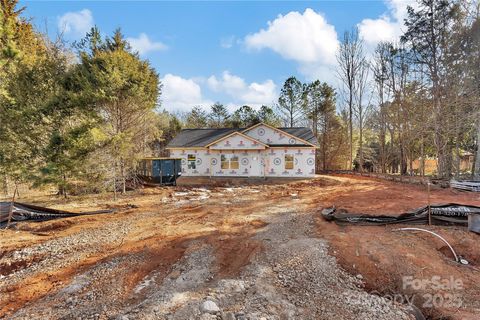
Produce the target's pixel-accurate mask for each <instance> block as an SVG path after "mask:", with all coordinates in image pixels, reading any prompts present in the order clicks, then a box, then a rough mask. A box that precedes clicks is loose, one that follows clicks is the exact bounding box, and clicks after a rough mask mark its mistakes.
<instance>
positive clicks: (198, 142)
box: [167, 127, 318, 148]
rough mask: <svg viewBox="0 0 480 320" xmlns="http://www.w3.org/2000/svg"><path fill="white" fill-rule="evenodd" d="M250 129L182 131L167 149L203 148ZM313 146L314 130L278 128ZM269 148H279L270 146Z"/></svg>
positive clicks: (314, 139)
mask: <svg viewBox="0 0 480 320" xmlns="http://www.w3.org/2000/svg"><path fill="white" fill-rule="evenodd" d="M247 129H249V128H208V129H182V131H180V132H179V133H178V134H177V135H176V136H175V137H174V138H173V139H172V140H171V141H170V142H169V143H168V145H167V148H202V147H206V146H208V145H210V144H212V143H213V142H215V141H217V140H220V139H222V138H224V137H226V136H228V135H230V134H232V133H234V132H240V133H241V132H243V131H245V130H247ZM277 129H279V130H281V131H284V132H286V133H288V134H290V135H292V136H295V137H297V138H299V139H302V140H305V141H307V142H309V143H311V144H313V145H315V146H316V145H318V142H317V139H316V138H315V136H314V134H313V132H312V130H311V129H310V128H306V127H297V128H277ZM268 146H272V147H275V146H279V145H275V144H269V145H268ZM289 146H290V147H299V146H305V147H311V145H301V144H295V145H289Z"/></svg>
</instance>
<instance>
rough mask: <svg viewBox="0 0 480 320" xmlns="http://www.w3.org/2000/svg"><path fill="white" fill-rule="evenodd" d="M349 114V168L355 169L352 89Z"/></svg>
mask: <svg viewBox="0 0 480 320" xmlns="http://www.w3.org/2000/svg"><path fill="white" fill-rule="evenodd" d="M348 104H349V106H348V107H349V114H348V117H349V119H348V122H349V123H348V125H349V134H350V136H349V139H350V141H349V142H350V164H349V170H352V169H353V93H352V90H350V101H349V103H348Z"/></svg>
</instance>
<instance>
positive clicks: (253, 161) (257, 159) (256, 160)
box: [249, 154, 263, 177]
mask: <svg viewBox="0 0 480 320" xmlns="http://www.w3.org/2000/svg"><path fill="white" fill-rule="evenodd" d="M262 161H263V158H262V156H261V155H259V154H255V155H252V156H251V157H250V170H249V172H250V176H251V177H263V164H262Z"/></svg>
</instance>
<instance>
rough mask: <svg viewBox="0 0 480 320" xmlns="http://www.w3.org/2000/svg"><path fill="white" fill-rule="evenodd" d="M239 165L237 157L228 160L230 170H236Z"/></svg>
mask: <svg viewBox="0 0 480 320" xmlns="http://www.w3.org/2000/svg"><path fill="white" fill-rule="evenodd" d="M238 168H239V164H238V156H232V157H231V158H230V169H238Z"/></svg>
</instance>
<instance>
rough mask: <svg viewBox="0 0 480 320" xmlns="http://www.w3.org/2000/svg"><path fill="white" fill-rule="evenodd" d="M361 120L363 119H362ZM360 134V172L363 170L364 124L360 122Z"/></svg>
mask: <svg viewBox="0 0 480 320" xmlns="http://www.w3.org/2000/svg"><path fill="white" fill-rule="evenodd" d="M360 121H362V120H361V119H360ZM359 134H360V136H359V139H360V141H359V144H360V145H359V151H358V164H359V167H360V168H359V169H360V172H363V125H362V124H360V132H359Z"/></svg>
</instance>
